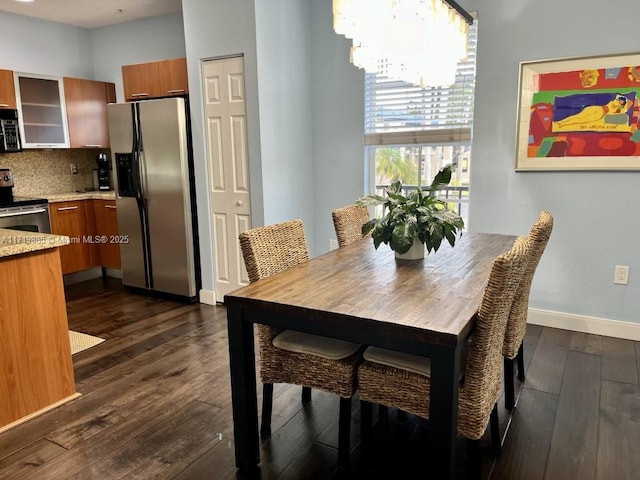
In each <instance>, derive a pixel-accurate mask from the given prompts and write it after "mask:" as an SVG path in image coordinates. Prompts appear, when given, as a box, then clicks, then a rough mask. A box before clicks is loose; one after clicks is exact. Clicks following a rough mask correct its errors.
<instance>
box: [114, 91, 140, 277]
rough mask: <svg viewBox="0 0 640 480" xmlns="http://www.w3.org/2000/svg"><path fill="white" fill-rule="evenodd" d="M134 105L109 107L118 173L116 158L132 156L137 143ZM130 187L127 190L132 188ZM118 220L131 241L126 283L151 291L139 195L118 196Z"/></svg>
mask: <svg viewBox="0 0 640 480" xmlns="http://www.w3.org/2000/svg"><path fill="white" fill-rule="evenodd" d="M133 106H134V104H132V103H127V104H110V105H107V112H108V116H109V138H110V139H111V155H112V162H113V171H114V172H117V171H118V164H117V161H116V159H117V158H118V157H119V156H120V157H122V156H126V157H127V158H130V157H132V148H133V140H134V126H133ZM114 177H115V182H116V184H115V189H116V192H119V191H120V185H119V184H118V178H117V177H118V176H117V175H114ZM131 187H132V186H131V185H129V186H127V187H125V188H127V189H130V188H131ZM116 207H117V217H118V233H119V234H120V235H121V236H123V238H127V239H128V241H127V242H126V243H120V256H121V264H122V267H121V268H122V284H123V285H126V286H130V287H138V288H147V281H146V279H147V274H146V268H145V264H146V261H145V256H144V248H143V245H144V235H143V225H142V216H141V212H140V208H139V202H138V200H137V199H136V197H135V196H128V197H123V196H121V195H116Z"/></svg>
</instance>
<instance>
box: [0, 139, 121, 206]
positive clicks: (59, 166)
mask: <svg viewBox="0 0 640 480" xmlns="http://www.w3.org/2000/svg"><path fill="white" fill-rule="evenodd" d="M99 153H106V154H107V156H109V157H111V154H110V151H109V150H101V149H95V148H91V149H88V148H78V149H51V150H25V151H23V152H17V153H4V154H2V153H0V168H10V169H11V172H12V173H13V181H14V183H15V186H14V187H13V193H14V195H20V196H34V195H40V194H42V195H48V194H55V193H69V192H76V191H81V192H84V191H85V190H86V189H92V188H93V170H94V169H96V168H97V165H96V157H97V155H98V154H99ZM71 164H75V165H77V166H78V173H77V174H75V175H74V174H72V173H71Z"/></svg>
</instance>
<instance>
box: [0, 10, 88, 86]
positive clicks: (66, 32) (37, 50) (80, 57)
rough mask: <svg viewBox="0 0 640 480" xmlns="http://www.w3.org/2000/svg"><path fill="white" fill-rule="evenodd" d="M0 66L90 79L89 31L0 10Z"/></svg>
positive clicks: (19, 70) (15, 69)
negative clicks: (1, 45)
mask: <svg viewBox="0 0 640 480" xmlns="http://www.w3.org/2000/svg"><path fill="white" fill-rule="evenodd" d="M0 32H2V37H3V39H4V42H3V43H4V45H3V49H2V54H1V55H0V68H4V69H7V70H14V71H16V72H25V73H37V74H40V75H53V76H69V77H79V78H93V61H92V58H91V54H92V52H91V41H90V38H91V36H90V32H89V30H87V29H84V28H78V27H72V26H69V25H63V24H61V23H53V22H46V21H43V20H37V19H34V18H29V17H24V16H22V15H14V14H12V13H6V12H0Z"/></svg>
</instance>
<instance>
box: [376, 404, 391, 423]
mask: <svg viewBox="0 0 640 480" xmlns="http://www.w3.org/2000/svg"><path fill="white" fill-rule="evenodd" d="M388 417H389V407H387V406H386V405H378V419H379V420H386V419H387V418H388Z"/></svg>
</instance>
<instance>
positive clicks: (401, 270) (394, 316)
mask: <svg viewBox="0 0 640 480" xmlns="http://www.w3.org/2000/svg"><path fill="white" fill-rule="evenodd" d="M515 239H516V237H515V236H512V235H503V234H493V233H470V232H464V233H463V234H462V236H461V237H459V238H458V239H457V240H456V242H455V246H454V247H451V246H450V245H449V244H448V243H446V242H443V244H442V245H441V247H440V248H439V250H438V251H437V252H431V253H428V254H427V255H426V256H425V258H424V259H420V260H400V259H396V258H395V256H394V252H392V251H391V250H389V248H388V247H387V246H386V245H381V246H380V248H378V249H375V248H374V245H373V242H372V240H371V238H364V239H362V240H360V241H357V242H355V243H353V244H351V245H348V246H346V247H341V248H338V249H336V250H332V251H330V252H328V253H326V254H323V255H319V256H317V257H315V258H312V259H311V260H309V261H307V262H304V263H301V264H299V265H296V266H294V267H291V268H289V269H286V270H284V271H282V272H280V273H277V274H275V275H272V276H270V277H267V278H263V279H261V280H258V281H256V282H254V283H251V284H249V285H247V286H244V287H241V288H240V289H238V290H235V291H233V292H231V293H229V294H227V295H225V297H224V303H225V305H226V309H227V323H228V325H227V326H228V335H229V354H230V374H231V395H232V409H233V431H234V441H235V460H236V467H237V468H239V469H240V470H241V471H247V472H249V471H255V470H256V467H257V465H258V464H259V462H260V449H259V445H260V443H259V438H258V406H257V385H256V369H255V363H256V360H255V350H254V348H255V347H254V331H253V330H254V329H253V325H254V324H256V323H258V324H264V325H271V326H274V327H277V328H280V329H291V330H297V331H301V332H307V333H311V334H315V335H322V336H325V337H332V338H337V339H341V340H347V341H350V342H355V343H359V344H362V345H367V346H377V347H381V348H386V349H390V350H394V351H398V352H406V353H409V354H413V355H420V356H424V357H429V359H430V361H431V391H430V404H429V439H428V451H427V452H425V454H426V458H427V461H428V471H425V476H427V475H428V476H429V478H439V479H447V478H455V470H456V436H457V403H458V388H459V379H460V373H461V369H462V368H463V367H462V356H463V355H462V352H463V347H464V345H465V343H466V341H467V339H468V338H469V336H470V334H471V333H472V331H473V328H474V324H475V318H476V313H477V311H478V308H479V307H480V303H481V302H482V297H483V293H484V289H485V286H486V283H487V281H488V278H489V273H490V271H491V267H492V264H493V261H494V259H495V258H496V257H497V256H498V255H500V254H502V253H504V252H506V251H507V250H509V249H510V248H511V247H512V245H513V243H514V241H515Z"/></svg>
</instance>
